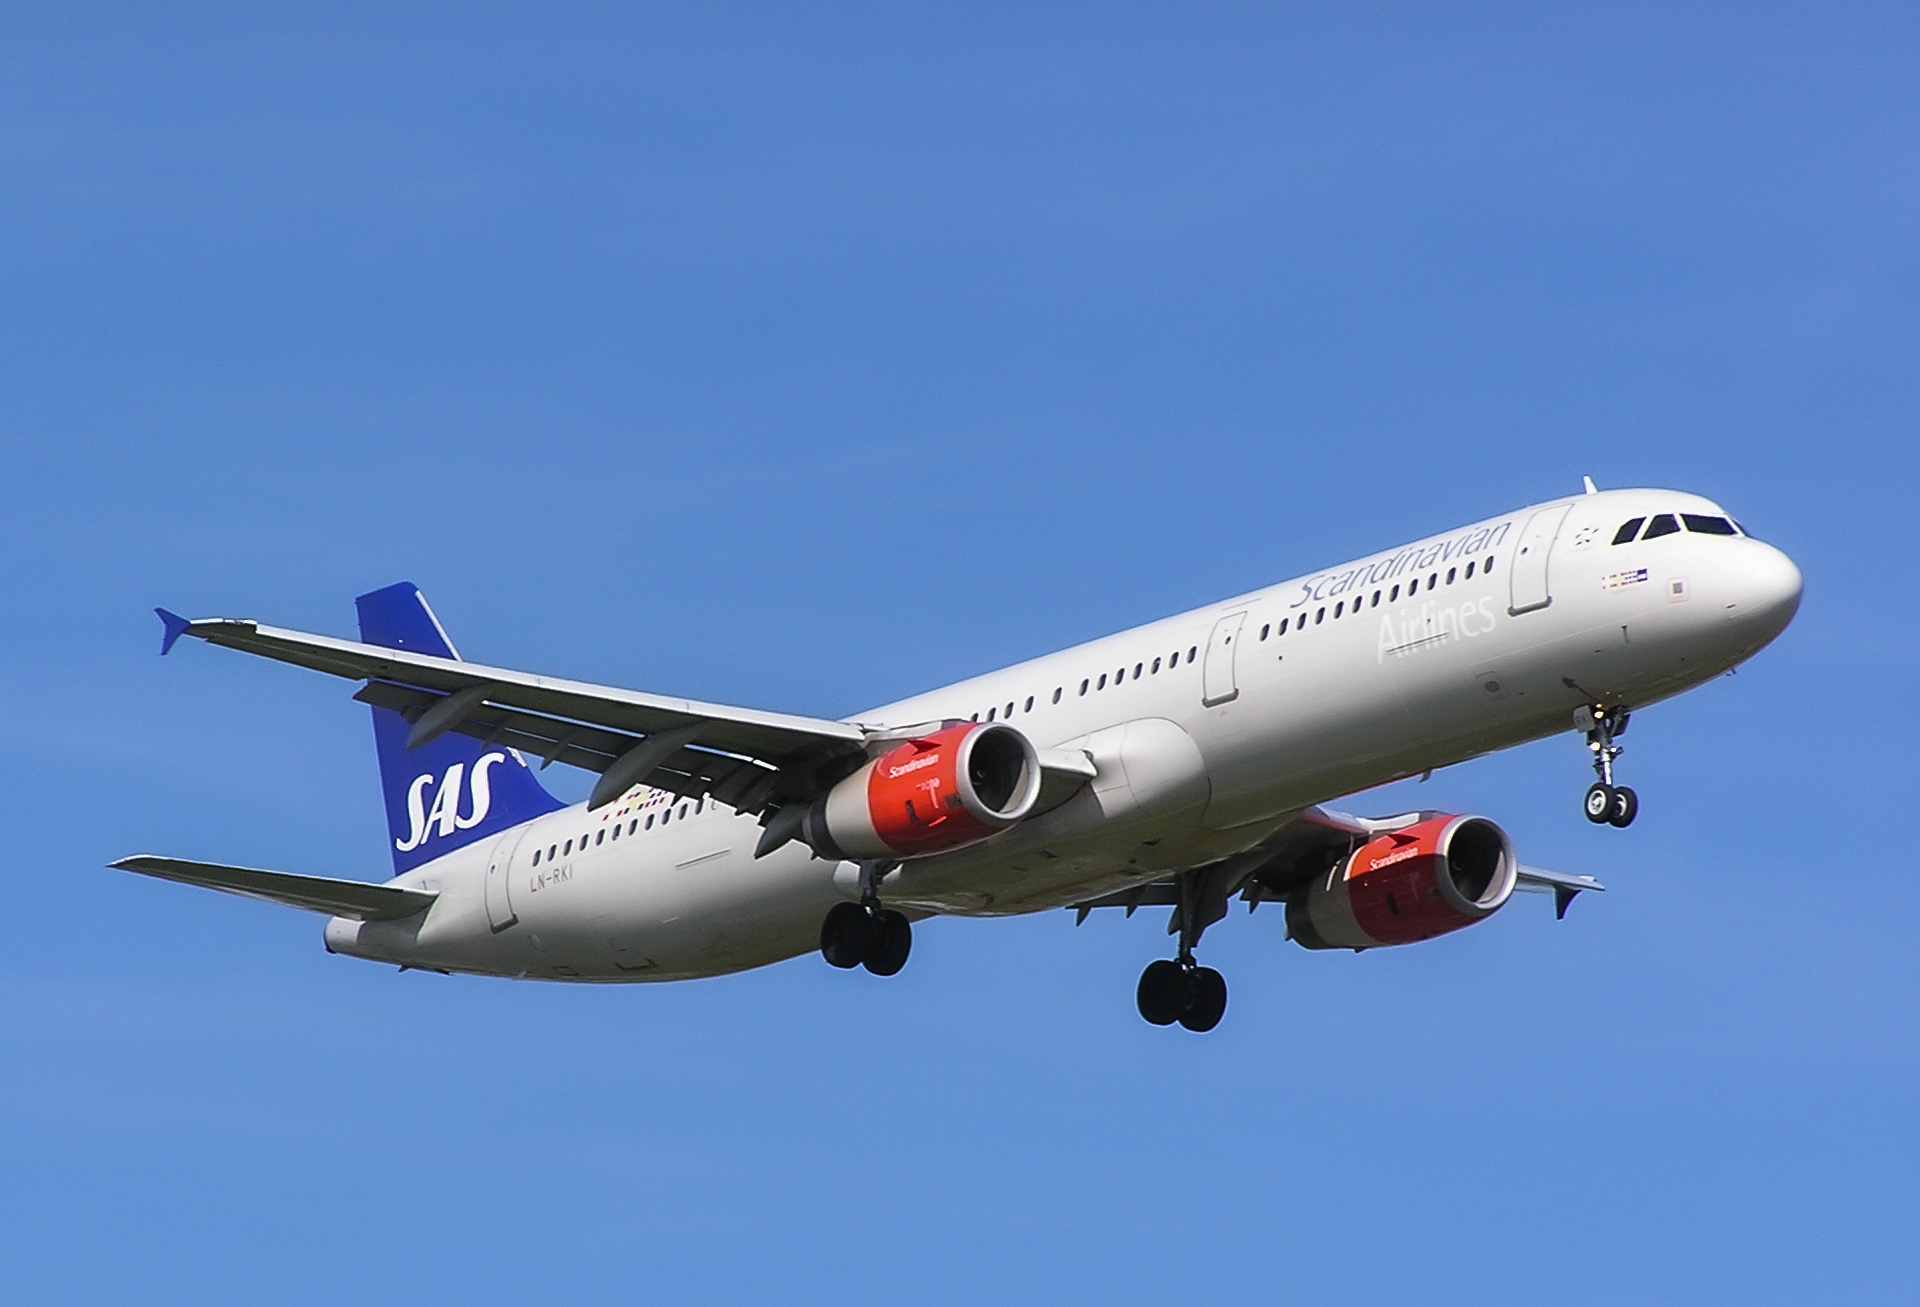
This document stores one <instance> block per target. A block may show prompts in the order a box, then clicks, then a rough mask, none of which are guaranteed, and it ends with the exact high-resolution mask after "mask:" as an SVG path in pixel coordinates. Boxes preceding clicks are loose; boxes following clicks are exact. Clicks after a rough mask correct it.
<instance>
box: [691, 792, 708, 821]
mask: <svg viewBox="0 0 1920 1307" xmlns="http://www.w3.org/2000/svg"><path fill="white" fill-rule="evenodd" d="M706 809H707V796H706V795H704V794H703V795H701V796H700V801H699V802H698V803H696V804H694V805H693V815H694V816H696V817H698V816H699V815H700V814H701V813H703V812H705V811H706Z"/></svg>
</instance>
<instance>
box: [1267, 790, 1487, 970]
mask: <svg viewBox="0 0 1920 1307" xmlns="http://www.w3.org/2000/svg"><path fill="white" fill-rule="evenodd" d="M1518 872H1519V863H1518V861H1517V860H1516V859H1515V858H1514V856H1513V842H1512V841H1511V840H1509V839H1508V838H1507V833H1506V832H1505V831H1503V830H1501V829H1500V828H1499V827H1498V826H1496V825H1494V824H1493V823H1492V822H1490V821H1488V820H1487V819H1486V818H1485V817H1460V816H1455V815H1453V814H1451V813H1441V814H1439V815H1437V816H1434V817H1430V818H1428V819H1427V820H1425V821H1422V822H1419V823H1417V824H1416V825H1412V826H1408V827H1405V828H1404V829H1401V830H1397V831H1392V832H1389V833H1388V834H1385V835H1382V836H1380V837H1379V838H1377V839H1374V840H1370V841H1369V842H1367V843H1366V844H1363V845H1361V846H1360V848H1359V849H1357V850H1356V851H1355V852H1354V854H1353V856H1352V857H1350V858H1344V859H1342V860H1341V861H1339V862H1336V863H1335V864H1334V865H1333V868H1332V869H1331V870H1330V871H1328V872H1327V874H1326V875H1324V876H1321V877H1320V878H1318V879H1316V880H1315V881H1313V883H1312V884H1310V885H1308V886H1307V887H1306V888H1305V889H1304V890H1301V891H1299V892H1297V893H1296V894H1295V895H1294V896H1293V897H1292V898H1291V899H1289V900H1288V901H1287V930H1288V933H1289V934H1291V935H1292V936H1293V938H1294V939H1295V940H1296V941H1297V942H1299V943H1300V944H1301V945H1302V946H1304V947H1306V948H1315V949H1319V948H1350V949H1365V948H1379V947H1382V946H1383V945H1388V944H1413V943H1416V942H1418V941H1420V940H1423V939H1432V938H1433V937H1434V936H1435V935H1444V934H1446V933H1447V932H1449V931H1454V930H1459V929H1460V928H1461V927H1463V926H1471V925H1473V924H1474V923H1475V922H1477V921H1484V920H1486V918H1488V917H1490V916H1492V915H1493V914H1494V913H1495V912H1497V911H1499V909H1500V907H1501V906H1502V905H1503V904H1505V903H1506V901H1507V899H1508V898H1509V897H1510V896H1511V895H1512V894H1513V886H1514V881H1515V878H1516V876H1517V874H1518Z"/></svg>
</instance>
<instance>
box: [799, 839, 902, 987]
mask: <svg viewBox="0 0 1920 1307" xmlns="http://www.w3.org/2000/svg"><path fill="white" fill-rule="evenodd" d="M884 873H885V868H884V867H883V866H881V865H880V864H878V863H871V862H868V863H862V864H861V866H860V901H859V902H858V903H836V904H834V905H833V906H832V907H831V908H828V909H827V919H826V920H825V921H822V922H821V923H820V955H821V956H822V957H824V958H826V960H827V961H828V962H829V963H831V964H832V965H834V966H836V967H840V968H841V969H843V970H845V969H850V968H853V967H860V966H864V967H865V968H866V969H867V970H868V971H871V972H872V973H873V974H874V975H876V976H892V975H897V974H899V971H900V968H902V967H904V966H906V965H907V954H909V953H911V952H912V951H913V925H912V923H910V922H909V921H908V920H907V919H906V917H905V916H903V915H902V914H901V913H898V912H895V911H894V910H893V909H892V908H883V907H881V906H880V877H881V876H882V875H883V874H884Z"/></svg>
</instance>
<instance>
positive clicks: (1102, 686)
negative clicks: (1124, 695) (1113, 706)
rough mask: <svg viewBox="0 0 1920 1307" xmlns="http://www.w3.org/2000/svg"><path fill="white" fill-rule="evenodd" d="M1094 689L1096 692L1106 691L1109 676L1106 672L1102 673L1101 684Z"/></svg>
mask: <svg viewBox="0 0 1920 1307" xmlns="http://www.w3.org/2000/svg"><path fill="white" fill-rule="evenodd" d="M1093 688H1094V689H1096V690H1104V689H1106V688H1107V674H1106V673H1105V672H1102V673H1100V683H1099V684H1098V685H1096V686H1094V687H1093Z"/></svg>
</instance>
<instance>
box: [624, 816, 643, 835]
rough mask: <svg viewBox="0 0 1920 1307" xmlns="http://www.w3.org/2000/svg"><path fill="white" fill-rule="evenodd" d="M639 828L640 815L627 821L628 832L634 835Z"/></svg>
mask: <svg viewBox="0 0 1920 1307" xmlns="http://www.w3.org/2000/svg"><path fill="white" fill-rule="evenodd" d="M639 829H640V819H639V818H638V817H635V818H634V819H633V820H632V821H630V822H628V823H627V834H629V835H632V834H633V833H634V832H636V831H638V830H639Z"/></svg>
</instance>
